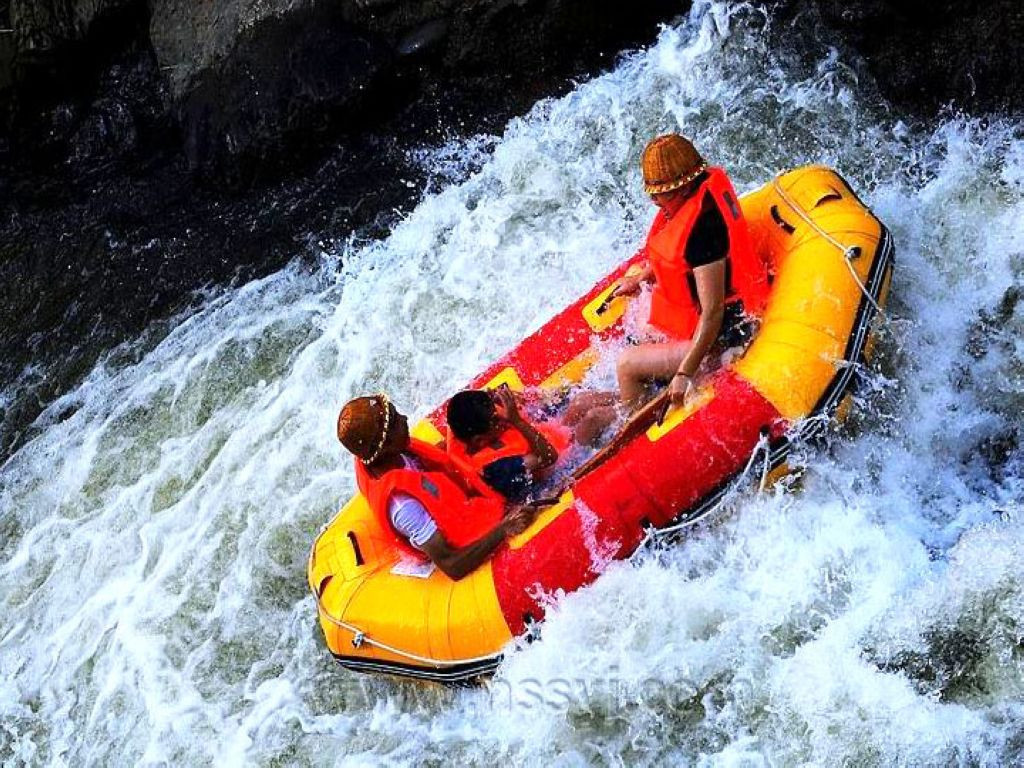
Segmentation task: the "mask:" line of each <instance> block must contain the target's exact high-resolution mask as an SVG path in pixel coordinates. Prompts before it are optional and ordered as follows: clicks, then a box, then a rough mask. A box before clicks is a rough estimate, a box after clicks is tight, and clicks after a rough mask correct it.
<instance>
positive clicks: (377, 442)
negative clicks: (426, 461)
mask: <svg viewBox="0 0 1024 768" xmlns="http://www.w3.org/2000/svg"><path fill="white" fill-rule="evenodd" d="M338 440H339V441H340V442H341V444H342V445H344V446H345V448H346V449H347V450H348V452H349V453H351V454H352V455H353V456H355V457H356V458H357V459H359V460H360V461H362V462H363V463H364V464H373V463H374V462H376V461H379V460H380V459H382V458H388V457H390V456H394V455H397V454H399V453H401V452H402V451H404V450H405V449H406V448H408V447H409V420H408V419H407V418H406V417H405V416H403V415H402V414H401V413H400V412H399V411H398V409H397V408H395V406H394V405H392V403H391V401H390V400H389V399H388V396H387V395H385V394H379V395H374V396H373V397H357V398H356V399H355V400H350V401H349V402H347V403H345V405H344V407H342V409H341V412H340V413H339V414H338Z"/></svg>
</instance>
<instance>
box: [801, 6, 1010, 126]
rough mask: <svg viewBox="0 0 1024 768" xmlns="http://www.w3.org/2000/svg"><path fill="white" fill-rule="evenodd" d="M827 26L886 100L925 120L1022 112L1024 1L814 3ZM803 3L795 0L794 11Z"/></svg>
mask: <svg viewBox="0 0 1024 768" xmlns="http://www.w3.org/2000/svg"><path fill="white" fill-rule="evenodd" d="M815 5H816V7H817V8H818V10H819V11H820V13H821V18H822V20H823V21H824V23H825V24H826V25H827V26H829V27H831V28H832V29H834V30H836V31H838V32H840V33H841V34H842V35H843V36H844V37H845V38H846V40H847V42H849V43H850V44H851V45H852V46H853V47H854V48H855V49H856V51H857V52H858V53H860V54H861V55H862V56H863V57H864V59H865V61H866V63H867V65H868V68H869V69H870V71H871V74H872V75H873V76H874V78H875V80H876V81H877V82H878V84H879V88H880V89H881V91H882V93H883V94H884V95H885V96H886V97H887V98H888V99H889V100H890V102H891V103H892V104H893V105H894V106H895V107H896V108H898V109H900V110H901V111H909V112H910V113H912V114H914V115H916V116H918V117H921V118H924V119H927V118H929V117H931V116H932V115H934V114H935V113H936V112H937V111H938V110H940V109H942V108H944V107H946V106H950V105H951V106H952V107H953V108H954V109H959V110H963V111H966V112H969V113H974V114H985V113H1005V112H1021V111H1024V89H1022V88H1021V83H1022V82H1024V4H1021V3H1020V2H1019V0H980V1H979V2H974V3H964V2H954V0H937V1H935V2H925V0H888V1H883V0H862V1H861V2H850V1H849V0H816V2H815ZM803 7H805V4H801V3H798V2H796V1H795V0H791V1H790V2H787V3H785V8H786V9H787V10H788V12H790V13H793V12H799V11H800V9H801V8H803Z"/></svg>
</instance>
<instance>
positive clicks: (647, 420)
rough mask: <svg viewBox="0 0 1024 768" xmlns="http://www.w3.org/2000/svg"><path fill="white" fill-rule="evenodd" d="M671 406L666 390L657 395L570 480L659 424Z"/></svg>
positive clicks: (590, 470)
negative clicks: (653, 425)
mask: <svg viewBox="0 0 1024 768" xmlns="http://www.w3.org/2000/svg"><path fill="white" fill-rule="evenodd" d="M671 404H672V401H671V400H670V399H669V393H668V390H667V389H666V390H664V391H662V392H661V393H660V394H658V395H657V396H656V397H655V398H654V399H653V400H651V401H650V402H649V403H647V405H645V406H644V407H643V408H641V409H640V410H639V411H637V412H636V413H634V414H633V415H632V416H630V417H629V421H627V422H626V423H625V424H624V425H623V427H622V429H620V430H619V431H618V433H617V434H616V435H615V437H613V438H612V440H611V442H610V443H608V445H606V446H605V447H604V448H602V449H601V450H600V451H598V452H597V453H595V454H594V455H593V456H591V457H590V459H589V460H588V461H587V462H586V463H585V464H583V465H582V466H581V467H579V468H578V469H577V470H576V471H575V472H573V473H572V479H573V480H579V479H580V478H581V477H583V476H584V475H586V474H589V473H590V472H593V471H594V470H595V469H597V468H598V467H600V466H601V465H602V464H604V463H605V462H606V461H608V459H610V458H611V457H612V456H614V455H615V454H616V453H618V452H619V451H620V450H621V449H622V448H623V447H624V446H625V445H626V444H627V443H629V442H631V441H632V440H633V439H634V438H635V437H637V436H639V435H640V434H642V433H643V432H646V431H647V428H648V427H650V426H651V425H652V424H661V422H662V421H664V419H665V413H666V412H667V411H668V407H669V406H670V405H671Z"/></svg>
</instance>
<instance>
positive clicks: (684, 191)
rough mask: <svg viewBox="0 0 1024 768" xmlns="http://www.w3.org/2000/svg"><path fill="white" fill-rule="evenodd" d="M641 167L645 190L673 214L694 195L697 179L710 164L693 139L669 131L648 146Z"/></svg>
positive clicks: (657, 203) (658, 203) (655, 201)
mask: <svg viewBox="0 0 1024 768" xmlns="http://www.w3.org/2000/svg"><path fill="white" fill-rule="evenodd" d="M641 167H642V170H643V174H644V192H646V193H647V194H648V195H650V196H651V200H652V201H653V202H654V204H655V205H657V206H658V207H659V208H661V209H662V210H663V211H665V213H667V214H669V215H671V214H673V213H675V211H676V210H678V209H679V206H680V205H682V203H683V201H685V200H686V198H687V197H688V196H689V195H690V193H691V192H692V191H693V187H694V184H693V182H694V181H695V180H696V179H697V177H699V176H700V175H701V174H702V173H704V171H705V170H707V167H708V166H707V163H706V162H704V158H702V157H701V156H700V153H699V152H698V151H697V150H696V148H695V147H694V146H693V144H692V143H690V140H689V139H687V138H685V137H683V136H680V135H679V134H678V133H666V134H665V135H663V136H658V137H656V138H654V139H651V141H649V142H648V143H647V146H646V147H644V154H643V158H642V161H641Z"/></svg>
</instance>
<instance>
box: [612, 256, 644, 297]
mask: <svg viewBox="0 0 1024 768" xmlns="http://www.w3.org/2000/svg"><path fill="white" fill-rule="evenodd" d="M651 282H654V267H652V266H651V263H650V262H647V263H646V264H644V268H643V270H641V272H640V273H639V274H636V275H624V276H623V277H621V278H619V284H618V286H617V287H616V288H615V290H614V291H612V296H632V295H634V294H636V293H638V292H639V291H640V286H641V285H643V284H644V283H651Z"/></svg>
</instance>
